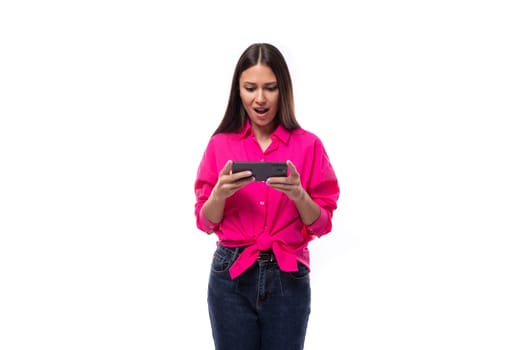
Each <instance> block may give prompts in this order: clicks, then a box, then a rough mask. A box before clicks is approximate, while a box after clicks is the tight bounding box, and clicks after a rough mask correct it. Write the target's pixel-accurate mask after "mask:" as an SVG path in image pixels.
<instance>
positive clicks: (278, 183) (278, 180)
mask: <svg viewBox="0 0 525 350" xmlns="http://www.w3.org/2000/svg"><path fill="white" fill-rule="evenodd" d="M286 165H288V169H289V170H290V174H289V175H288V176H287V177H270V178H268V179H267V180H266V184H267V185H268V186H270V187H272V188H274V189H276V190H277V191H281V192H283V193H285V194H286V195H287V196H288V198H290V199H291V200H293V201H297V200H299V199H301V198H303V197H304V195H305V194H306V192H305V191H304V189H303V186H302V185H301V175H300V174H299V172H298V171H297V168H296V167H295V165H294V164H293V163H292V162H291V161H290V160H287V161H286Z"/></svg>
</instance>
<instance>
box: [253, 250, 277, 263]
mask: <svg viewBox="0 0 525 350" xmlns="http://www.w3.org/2000/svg"><path fill="white" fill-rule="evenodd" d="M257 261H258V262H274V261H275V256H274V255H273V252H272V251H261V252H260V253H259V256H258V257H257Z"/></svg>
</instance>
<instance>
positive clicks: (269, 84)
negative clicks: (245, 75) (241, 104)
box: [244, 81, 277, 86]
mask: <svg viewBox="0 0 525 350" xmlns="http://www.w3.org/2000/svg"><path fill="white" fill-rule="evenodd" d="M244 85H257V83H252V82H251V81H245V82H244ZM271 85H277V82H276V81H272V82H270V83H264V84H263V86H271Z"/></svg>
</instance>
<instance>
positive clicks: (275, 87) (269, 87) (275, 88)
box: [266, 85, 278, 91]
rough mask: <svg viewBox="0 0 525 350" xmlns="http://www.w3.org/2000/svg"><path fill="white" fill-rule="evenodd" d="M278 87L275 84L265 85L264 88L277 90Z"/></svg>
mask: <svg viewBox="0 0 525 350" xmlns="http://www.w3.org/2000/svg"><path fill="white" fill-rule="evenodd" d="M277 89H278V87H277V85H270V86H267V87H266V90H268V91H277Z"/></svg>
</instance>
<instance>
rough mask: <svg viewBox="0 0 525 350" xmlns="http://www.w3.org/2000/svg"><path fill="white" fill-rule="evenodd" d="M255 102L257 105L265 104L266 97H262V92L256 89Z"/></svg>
mask: <svg viewBox="0 0 525 350" xmlns="http://www.w3.org/2000/svg"><path fill="white" fill-rule="evenodd" d="M255 102H257V103H264V102H266V96H264V90H263V89H258V90H257V95H255Z"/></svg>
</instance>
